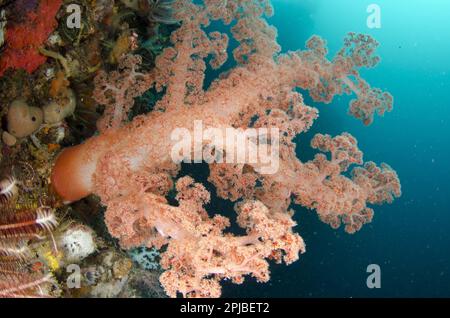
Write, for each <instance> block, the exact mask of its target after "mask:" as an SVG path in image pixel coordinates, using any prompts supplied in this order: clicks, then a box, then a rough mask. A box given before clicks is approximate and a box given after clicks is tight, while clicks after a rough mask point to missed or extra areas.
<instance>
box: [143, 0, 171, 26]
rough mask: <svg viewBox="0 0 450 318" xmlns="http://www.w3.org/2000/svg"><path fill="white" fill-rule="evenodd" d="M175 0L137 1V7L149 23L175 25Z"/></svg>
mask: <svg viewBox="0 0 450 318" xmlns="http://www.w3.org/2000/svg"><path fill="white" fill-rule="evenodd" d="M175 3H176V1H175V0H139V7H140V9H141V10H143V11H144V12H145V13H146V14H147V18H148V20H149V21H150V22H155V23H163V24H175V23H178V22H179V21H178V19H176V17H175V15H176V6H175Z"/></svg>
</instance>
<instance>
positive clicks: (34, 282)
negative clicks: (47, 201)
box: [0, 207, 57, 298]
mask: <svg viewBox="0 0 450 318" xmlns="http://www.w3.org/2000/svg"><path fill="white" fill-rule="evenodd" d="M2 212H4V211H2ZM56 226H57V221H56V217H55V214H54V213H53V211H52V210H51V209H50V208H47V207H40V208H38V209H36V210H24V211H17V212H14V213H12V212H5V213H1V215H0V298H2V297H8V298H16V297H20V298H22V297H48V296H50V295H51V294H50V293H51V291H52V288H53V286H54V285H55V283H54V280H53V277H52V275H51V274H50V273H45V272H44V271H42V270H40V269H39V270H36V269H33V268H32V267H31V266H30V265H31V264H32V263H33V253H32V251H31V249H30V247H29V246H30V243H31V242H32V241H34V240H39V239H42V238H44V237H45V235H46V234H51V231H52V230H53V229H55V227H56Z"/></svg>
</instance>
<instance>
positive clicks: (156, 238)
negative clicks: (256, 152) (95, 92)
mask: <svg viewBox="0 0 450 318" xmlns="http://www.w3.org/2000/svg"><path fill="white" fill-rule="evenodd" d="M177 4H178V5H179V7H178V8H177V10H176V12H177V15H178V16H177V19H179V20H181V21H182V25H181V27H180V28H179V29H177V30H176V31H175V32H174V33H173V34H172V43H173V47H171V48H167V49H166V50H164V52H163V53H162V54H161V55H160V56H159V57H158V59H157V63H156V64H157V65H156V68H155V69H154V70H153V71H152V72H150V73H148V74H143V75H139V81H140V83H145V84H144V85H143V86H141V85H139V91H142V90H144V86H145V85H147V88H150V87H155V88H156V89H157V90H159V91H162V90H163V89H164V90H165V95H164V97H163V98H162V100H160V101H159V102H158V103H157V105H156V107H155V109H154V111H152V112H151V113H149V114H147V115H145V116H139V117H137V118H135V119H134V120H133V121H132V122H131V123H128V124H125V125H123V126H122V127H119V128H117V129H106V130H105V131H104V132H103V133H102V134H101V135H100V136H97V137H93V138H91V139H89V140H87V141H86V142H85V143H84V144H82V145H79V146H76V147H72V148H68V149H66V150H64V151H63V152H62V154H61V155H60V156H59V158H58V160H57V162H56V165H55V167H54V170H53V174H52V182H53V186H54V188H55V190H56V191H57V192H58V193H59V194H60V195H61V196H62V197H63V198H64V199H65V200H66V201H75V200H78V199H81V198H83V197H84V196H87V195H89V194H91V193H95V194H97V195H99V196H100V198H101V199H102V202H103V203H104V204H105V205H106V206H107V207H108V209H107V212H106V215H105V218H106V223H107V225H108V228H109V230H110V231H111V234H112V235H113V236H115V237H117V238H118V239H119V240H120V243H121V244H122V246H123V247H124V248H131V247H134V246H139V245H146V246H155V247H158V248H159V247H162V246H166V251H165V252H164V253H163V254H162V266H163V267H164V269H165V270H166V271H165V272H164V274H163V275H162V277H161V283H162V284H163V286H164V288H165V290H166V292H167V293H168V294H169V295H170V296H176V295H177V292H179V293H181V294H182V295H184V296H219V295H220V284H219V281H220V280H221V279H224V278H229V279H232V280H233V281H234V282H235V283H241V282H242V281H243V276H244V275H252V276H254V277H255V278H256V279H257V280H258V281H261V282H264V281H267V280H268V279H269V271H268V263H267V261H266V260H267V259H274V260H276V261H278V262H280V261H282V260H284V261H285V262H286V263H288V264H289V263H291V262H293V261H295V260H296V259H297V258H298V254H299V253H301V252H303V251H304V243H303V241H302V239H301V238H300V236H298V235H297V234H294V233H293V232H292V228H293V227H294V225H295V223H294V222H293V221H292V219H291V214H292V211H288V208H289V206H290V204H291V203H292V202H295V203H298V204H301V205H303V206H305V207H308V208H311V209H316V210H317V213H318V215H319V217H320V219H321V220H323V221H324V222H326V223H329V224H330V225H331V226H333V227H335V228H336V227H338V226H339V225H340V224H341V223H344V224H345V229H346V231H347V232H349V233H353V232H355V231H357V230H359V229H360V228H361V226H362V225H363V224H365V223H367V222H370V220H371V219H372V216H373V211H372V209H371V208H369V207H367V204H368V203H370V204H381V203H384V202H391V201H392V200H393V198H394V197H397V196H399V195H400V183H399V180H398V177H397V175H396V174H395V172H394V171H393V170H392V169H390V168H389V167H388V166H387V165H384V164H383V165H381V167H380V168H379V167H377V166H376V165H375V164H374V163H367V164H366V165H365V166H364V168H356V169H354V170H353V171H352V172H351V177H347V176H346V173H347V172H348V169H349V168H350V166H351V165H361V164H362V153H361V151H360V150H359V149H358V147H357V142H356V139H355V138H353V137H352V136H351V135H350V134H347V133H344V134H342V135H340V136H337V137H334V138H333V137H331V136H328V135H320V134H319V135H317V136H316V137H315V138H314V139H313V141H312V146H313V147H314V148H317V149H319V150H321V151H322V152H325V153H330V157H327V156H326V154H318V155H317V156H316V157H315V159H314V160H312V161H310V162H306V163H303V162H301V161H300V160H299V159H298V158H297V156H296V153H295V144H294V143H293V138H294V137H295V136H296V135H298V134H300V133H303V132H305V131H307V130H308V129H309V128H310V127H311V125H312V124H313V122H314V120H315V119H316V118H317V116H318V110H317V109H315V108H312V107H309V106H306V105H305V104H304V101H303V98H302V96H301V95H300V94H299V93H298V92H296V91H295V90H296V88H302V89H305V90H309V91H310V93H311V96H312V97H313V98H314V99H316V100H318V101H324V102H330V101H331V100H332V98H333V97H334V96H335V95H338V94H343V93H350V92H352V91H353V92H354V93H356V95H357V99H356V100H355V101H354V102H353V103H352V105H351V109H350V112H351V113H352V114H353V115H354V116H356V117H357V118H359V119H361V120H362V121H363V122H364V123H366V124H369V123H370V122H371V121H372V120H373V115H374V113H376V112H378V113H379V114H382V113H383V112H384V111H386V110H390V109H391V108H392V97H391V96H390V95H389V94H388V93H382V92H381V91H379V90H378V89H372V88H370V86H369V85H368V84H367V83H366V82H365V81H364V80H363V79H361V78H360V76H359V73H358V71H357V70H358V68H360V67H363V66H366V67H372V66H374V65H375V64H376V62H377V61H378V58H377V57H375V56H374V55H373V53H374V49H375V47H376V45H377V44H376V42H375V41H374V40H372V39H371V38H370V37H367V36H359V35H354V34H350V35H349V37H348V38H347V39H346V42H345V46H344V49H342V50H341V51H340V52H339V53H338V55H337V56H336V57H335V59H334V60H333V61H329V60H327V58H326V54H327V49H326V47H325V42H324V41H323V40H322V39H320V38H319V37H317V36H314V37H312V38H311V39H310V40H309V41H308V43H307V50H306V51H296V52H289V53H287V54H280V53H279V51H280V48H279V46H278V44H277V43H276V41H275V37H276V30H275V29H274V28H273V27H271V26H269V25H268V24H267V22H266V21H265V20H264V19H263V18H262V16H263V15H264V14H271V13H272V10H271V7H270V5H269V3H268V1H264V0H258V1H256V0H255V1H241V0H234V1H226V2H225V3H224V2H223V1H221V0H220V1H219V0H205V1H204V4H203V5H195V4H193V3H191V2H190V1H183V2H181V1H180V2H177ZM211 20H222V21H223V22H224V23H225V24H229V23H231V21H233V20H236V23H235V24H234V26H233V27H232V34H233V36H234V38H235V39H236V40H237V41H238V42H239V43H240V45H239V46H238V47H237V48H236V49H235V50H234V52H233V55H234V58H235V60H236V61H237V62H238V66H236V67H235V68H234V69H232V70H230V71H228V72H226V73H224V74H222V75H221V76H220V77H219V78H218V79H217V80H215V81H214V82H213V83H212V84H211V86H210V87H209V88H208V89H206V90H205V89H204V87H203V81H204V74H205V70H206V68H207V66H206V63H205V59H206V58H207V57H212V60H211V66H212V67H214V68H218V67H220V66H221V65H222V64H223V63H224V62H225V61H226V56H227V55H226V54H227V52H226V47H227V45H226V44H227V42H228V37H227V36H226V35H224V34H220V33H218V32H213V33H211V34H209V35H208V34H206V33H205V31H204V29H203V27H204V26H207V25H209V23H210V21H211ZM129 69H130V68H128V69H127V70H129ZM133 72H134V71H133ZM133 72H131V71H129V72H128V73H129V74H130V75H131V76H133V74H134V73H133ZM126 75H127V73H125V74H124V76H126ZM116 80H118V82H117V83H116V82H114V81H116ZM109 81H112V82H111V83H110V85H109V86H110V87H121V85H122V84H121V83H132V81H127V80H126V79H124V77H123V76H122V75H120V76H114V77H113V78H110V79H108V77H106V76H103V78H102V80H101V87H106V86H105V85H107V83H108V82H109ZM101 89H102V88H101ZM131 92H132V93H131V95H128V93H125V94H123V90H122V91H121V93H120V94H119V95H117V96H134V95H135V92H136V90H134V89H133V90H132V91H131ZM123 101H126V103H130V102H131V99H129V98H128V97H126V98H121V102H119V103H118V104H117V107H118V108H119V109H118V112H117V113H119V114H123V110H124V109H129V107H130V104H127V105H124V103H123ZM111 105H113V104H111ZM111 109H113V107H112V108H111ZM110 113H111V112H108V114H110ZM118 118H123V116H122V115H121V116H119V117H118ZM195 121H201V122H202V123H203V126H204V127H205V129H206V128H209V127H210V128H215V129H218V130H220V131H221V130H225V129H234V130H239V129H246V128H248V127H254V128H271V127H276V128H278V129H280V130H281V136H280V138H279V143H280V153H279V159H280V160H279V170H278V172H277V173H275V174H264V173H262V170H261V165H259V164H255V163H252V162H243V163H229V162H227V161H225V163H212V164H211V165H210V167H211V174H210V178H209V180H210V181H211V182H212V183H213V184H214V185H215V186H216V187H217V193H218V195H219V196H220V197H223V198H226V199H230V200H232V201H237V203H236V211H237V213H238V224H239V225H240V226H241V227H243V228H245V229H246V230H247V234H246V235H245V236H234V235H232V234H230V233H225V232H224V230H225V229H226V228H227V226H228V225H229V221H228V219H227V218H224V217H222V216H220V215H216V216H214V217H212V218H211V217H209V216H208V214H207V213H206V211H205V208H204V206H205V204H207V203H208V202H209V200H210V197H209V193H208V192H207V191H206V190H205V188H204V187H203V186H201V185H199V184H195V183H194V182H193V180H192V179H190V178H182V179H180V180H178V182H176V189H177V191H178V196H177V199H178V206H174V205H170V204H169V203H168V202H167V200H166V198H165V196H166V195H167V194H168V192H169V191H170V189H171V188H172V180H173V178H174V177H175V176H176V175H177V173H178V170H179V164H177V163H176V162H174V161H173V160H172V157H171V150H172V149H173V147H174V145H175V141H174V140H172V138H171V134H172V132H173V131H174V129H176V128H184V129H185V131H188V132H189V133H191V134H193V131H194V126H195V123H194V122H195ZM272 141H273V140H271V142H272ZM200 146H201V147H202V148H201V149H204V148H208V149H215V147H218V145H217V144H215V143H214V141H209V142H207V141H204V142H203V143H202V144H201V145H200ZM226 155H227V154H226V153H225V157H226ZM225 159H226V158H225Z"/></svg>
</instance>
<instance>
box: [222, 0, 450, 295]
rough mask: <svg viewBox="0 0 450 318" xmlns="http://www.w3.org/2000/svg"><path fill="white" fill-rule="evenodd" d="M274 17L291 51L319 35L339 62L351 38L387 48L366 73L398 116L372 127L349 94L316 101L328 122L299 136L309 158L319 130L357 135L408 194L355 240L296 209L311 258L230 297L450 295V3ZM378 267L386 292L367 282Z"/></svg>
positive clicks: (321, 8)
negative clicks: (377, 20) (374, 14)
mask: <svg viewBox="0 0 450 318" xmlns="http://www.w3.org/2000/svg"><path fill="white" fill-rule="evenodd" d="M272 2H273V4H274V7H275V16H274V17H273V18H271V19H270V22H271V23H272V24H274V25H275V26H276V27H277V29H278V32H279V37H278V40H279V43H280V44H281V45H282V47H283V50H285V51H286V50H295V49H298V48H303V47H304V43H305V41H306V40H307V39H308V38H309V37H310V36H311V35H313V34H318V35H320V36H322V37H323V38H324V39H326V40H327V42H328V45H329V49H330V57H332V55H333V53H334V52H336V51H337V50H338V49H339V48H340V46H341V43H342V40H343V38H344V36H345V35H346V33H347V32H349V31H354V32H358V33H367V34H370V35H372V36H374V37H375V38H376V39H377V40H378V41H379V42H380V48H379V50H378V53H379V55H380V56H381V58H382V61H381V63H380V64H379V65H378V66H377V67H376V68H375V69H370V70H367V71H366V70H365V71H363V72H362V74H363V75H364V78H365V79H366V80H367V81H368V82H369V83H371V84H372V85H373V86H375V87H380V88H382V89H383V90H388V91H390V92H391V93H392V94H393V95H394V98H395V105H394V110H393V112H391V113H388V114H386V115H385V116H384V117H383V118H380V117H377V118H376V119H375V122H374V123H373V124H372V125H371V126H369V127H365V126H364V125H362V124H361V123H360V122H359V121H358V120H356V119H354V118H352V117H350V116H348V115H347V107H348V101H349V100H350V98H349V97H342V98H337V99H335V100H334V101H333V103H331V104H330V105H323V104H316V103H314V102H313V101H312V100H311V99H310V98H309V97H306V101H307V103H308V104H309V105H313V106H317V107H318V108H319V110H320V119H319V120H318V121H317V122H316V123H315V125H314V126H313V128H312V130H311V131H310V132H309V133H308V134H305V135H302V136H300V137H299V138H298V144H299V145H298V153H299V156H300V157H301V158H302V159H309V158H311V157H312V156H313V152H312V151H311V150H310V149H309V141H310V139H311V138H312V136H313V135H314V134H315V133H318V132H320V133H328V134H331V135H336V134H340V133H342V132H344V131H347V132H350V133H351V134H352V135H354V136H355V137H357V139H358V141H359V146H360V148H361V149H362V150H363V152H364V156H365V160H367V161H369V160H372V161H375V162H377V163H381V162H386V163H388V164H389V165H391V166H392V167H393V168H394V169H395V170H396V171H397V173H398V174H399V177H400V178H401V182H402V191H403V195H402V197H401V198H400V199H397V200H396V201H395V202H394V203H393V204H392V205H383V206H375V207H374V209H375V217H374V220H373V222H372V223H371V224H369V225H366V226H365V227H363V229H362V230H361V231H360V232H358V233H356V234H354V235H348V234H346V233H344V232H343V230H342V229H340V230H337V231H335V230H332V229H331V228H330V227H329V226H328V225H326V224H323V223H321V222H320V221H319V220H318V217H317V215H316V214H315V213H314V212H311V211H307V210H304V209H302V208H296V210H297V213H296V217H295V219H296V220H297V222H298V224H299V225H298V227H297V230H298V232H299V233H300V234H301V235H302V237H303V238H304V240H305V241H306V245H307V252H306V254H304V255H302V257H301V259H300V260H299V261H298V262H296V263H295V264H293V265H290V266H285V265H273V266H271V269H272V279H271V281H270V283H267V284H257V283H256V282H254V281H252V280H251V279H249V280H248V282H247V283H246V284H245V286H240V287H237V288H236V287H235V286H232V285H231V284H230V285H226V286H225V289H224V296H229V297H241V296H259V297H416V296H421V297H444V296H445V297H450V233H449V232H450V203H449V200H450V199H449V196H450V166H449V162H450V126H449V125H450V122H449V116H450V108H449V107H450V1H446V0H394V1H393V0H376V1H374V0H371V1H366V0H335V1H329V0H274V1H272ZM371 3H376V4H378V5H379V6H380V8H381V23H382V24H381V28H380V29H369V28H368V27H367V24H366V19H367V17H368V15H369V14H368V13H367V12H366V9H367V7H368V6H369V5H370V4H371ZM369 264H378V265H379V266H380V269H381V288H379V289H369V288H368V287H367V285H366V279H367V277H368V275H369V274H368V273H367V272H366V269H367V266H368V265H369Z"/></svg>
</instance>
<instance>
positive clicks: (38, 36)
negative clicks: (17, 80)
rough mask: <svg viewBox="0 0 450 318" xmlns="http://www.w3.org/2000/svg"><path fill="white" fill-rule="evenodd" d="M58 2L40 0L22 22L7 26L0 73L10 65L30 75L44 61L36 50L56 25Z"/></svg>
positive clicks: (0, 58) (0, 57) (59, 0)
mask: <svg viewBox="0 0 450 318" xmlns="http://www.w3.org/2000/svg"><path fill="white" fill-rule="evenodd" d="M61 4H62V0H40V1H39V6H38V7H37V9H36V10H35V11H30V12H28V13H27V15H26V17H24V18H23V22H21V23H19V24H12V23H9V24H8V25H7V29H6V32H5V42H6V44H5V50H4V51H3V52H2V54H1V56H0V76H3V74H4V73H5V71H6V70H8V69H10V68H12V69H24V70H25V71H27V72H28V73H30V74H31V73H33V72H34V71H35V70H36V69H37V68H38V67H39V66H41V65H42V64H44V63H45V61H46V60H47V58H46V57H45V56H43V55H41V54H39V51H38V50H39V47H41V46H42V45H43V44H44V43H45V41H46V40H47V39H48V37H49V36H50V34H51V33H52V31H53V30H54V29H55V28H56V27H57V26H58V22H57V21H56V19H55V17H56V14H57V13H58V11H59V8H60V7H61Z"/></svg>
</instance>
